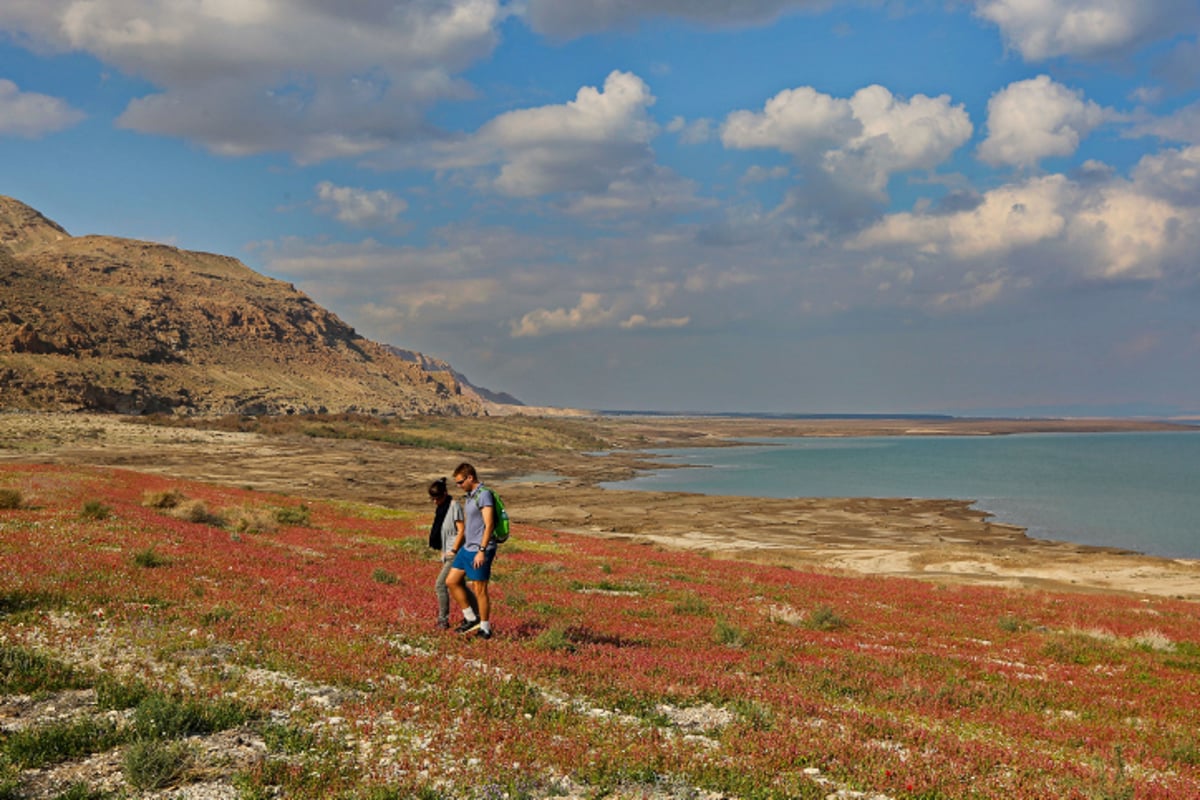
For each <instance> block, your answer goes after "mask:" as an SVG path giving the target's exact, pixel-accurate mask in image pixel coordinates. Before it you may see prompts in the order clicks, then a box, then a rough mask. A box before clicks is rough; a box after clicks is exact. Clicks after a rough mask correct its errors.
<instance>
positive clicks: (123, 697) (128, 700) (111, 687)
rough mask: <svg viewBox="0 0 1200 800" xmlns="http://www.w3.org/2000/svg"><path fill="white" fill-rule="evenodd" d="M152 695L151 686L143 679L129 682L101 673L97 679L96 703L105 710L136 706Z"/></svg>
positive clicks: (119, 709)
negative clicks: (142, 680)
mask: <svg viewBox="0 0 1200 800" xmlns="http://www.w3.org/2000/svg"><path fill="white" fill-rule="evenodd" d="M149 696H150V688H149V687H148V686H146V684H144V683H142V682H141V681H136V680H135V681H129V682H127V683H125V682H122V681H119V680H117V679H116V678H114V677H112V676H111V675H101V676H100V678H99V679H98V680H97V681H96V705H98V706H99V707H100V708H101V709H102V710H105V711H121V710H124V709H126V708H136V707H137V706H138V704H139V703H141V702H142V701H143V700H145V699H146V698H147V697H149Z"/></svg>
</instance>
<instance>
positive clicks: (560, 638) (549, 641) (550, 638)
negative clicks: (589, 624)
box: [533, 628, 575, 653]
mask: <svg viewBox="0 0 1200 800" xmlns="http://www.w3.org/2000/svg"><path fill="white" fill-rule="evenodd" d="M533 643H534V645H535V646H537V647H538V648H539V649H541V650H549V651H551V652H555V653H557V652H563V653H574V652H575V643H574V642H572V641H571V639H570V637H569V636H567V631H566V629H564V628H549V629H547V630H545V631H543V632H542V633H541V634H539V635H538V637H537V639H535V640H534V642H533Z"/></svg>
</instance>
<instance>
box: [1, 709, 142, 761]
mask: <svg viewBox="0 0 1200 800" xmlns="http://www.w3.org/2000/svg"><path fill="white" fill-rule="evenodd" d="M121 738H122V734H120V733H119V732H118V731H117V729H116V724H115V723H113V722H108V721H104V722H99V721H97V720H94V719H91V718H85V719H81V720H77V721H74V722H59V723H53V724H50V725H40V726H37V727H33V728H26V729H24V730H19V731H15V732H14V733H12V734H9V735H8V737H7V738H6V739H5V740H4V753H5V754H6V755H7V756H8V758H9V759H10V760H11V761H12V762H13V763H14V764H16V765H18V766H20V767H23V768H26V769H29V768H34V767H41V766H45V765H46V764H58V763H61V762H63V761H69V760H71V759H75V758H79V757H80V756H84V755H88V754H89V753H100V752H103V751H105V750H108V749H109V748H111V747H114V746H115V745H117V744H119V743H120V741H121Z"/></svg>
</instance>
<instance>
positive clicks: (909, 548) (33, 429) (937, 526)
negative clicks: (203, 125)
mask: <svg viewBox="0 0 1200 800" xmlns="http://www.w3.org/2000/svg"><path fill="white" fill-rule="evenodd" d="M592 424H595V425H596V427H597V429H598V431H599V432H600V433H601V435H602V438H603V439H604V440H605V441H607V442H608V443H609V445H610V449H609V450H607V451H605V452H604V453H603V454H585V453H579V452H571V451H547V452H539V453H530V454H525V455H521V456H512V457H506V458H504V459H503V463H500V461H501V460H500V459H495V458H490V457H488V456H486V455H484V454H477V453H462V452H453V453H451V452H447V451H438V450H428V449H420V448H410V447H397V446H395V445H387V444H381V443H377V442H370V441H354V440H333V439H314V438H309V437H303V436H287V437H277V436H271V437H267V436H261V435H258V434H248V433H235V432H221V431H209V430H193V429H183V428H160V427H153V426H148V425H143V424H137V423H135V422H133V421H130V420H129V419H127V418H121V417H112V416H94V415H27V414H0V463H3V462H12V461H18V462H51V463H78V464H94V465H107V466H120V467H127V468H130V469H136V470H141V471H146V472H155V473H161V474H168V475H175V476H178V477H181V478H188V479H195V480H203V481H210V482H214V483H220V484H227V485H233V486H248V487H253V488H256V489H260V490H269V491H278V492H284V493H288V494H295V495H303V496H308V497H313V498H318V497H320V498H333V499H344V500H347V499H348V500H361V501H366V502H372V503H379V504H383V505H388V506H398V507H407V508H414V509H424V508H425V505H426V502H425V494H424V487H425V486H426V485H427V484H428V482H429V480H430V479H432V478H434V477H437V476H440V475H447V474H449V473H450V471H451V470H452V469H453V468H454V466H455V465H456V464H457V463H458V462H459V461H462V460H464V459H465V460H470V461H472V462H474V463H475V464H476V465H477V466H478V467H479V469H480V472H481V473H482V475H483V477H484V479H485V480H486V481H489V482H491V483H493V484H494V485H495V486H496V487H497V488H499V489H501V490H502V491H503V494H504V497H505V500H506V503H507V504H508V506H509V507H510V509H511V513H512V516H513V520H514V523H515V524H516V525H517V526H520V525H522V524H524V525H533V526H538V527H544V528H552V529H557V530H564V531H572V532H578V533H585V534H589V535H596V536H606V537H621V538H626V539H629V540H633V541H642V542H648V543H653V544H658V545H662V546H667V547H685V548H690V549H696V550H702V551H705V552H708V553H710V554H712V555H714V556H716V557H723V558H737V559H745V560H751V561H756V562H763V563H776V564H786V565H790V566H794V567H796V568H799V569H809V570H818V571H826V572H845V573H851V574H853V573H862V574H872V575H896V576H906V577H915V578H921V579H926V580H933V581H940V582H946V583H962V582H971V583H986V584H994V585H1002V586H1010V587H1030V588H1047V589H1056V590H1061V589H1069V590H1076V591H1117V592H1133V593H1145V594H1153V595H1162V596H1169V597H1177V598H1182V599H1188V600H1200V561H1197V560H1183V559H1164V558H1155V557H1150V556H1144V555H1140V554H1137V553H1133V552H1128V551H1120V550H1113V549H1103V548H1094V547H1086V546H1080V545H1074V544H1068V543H1063V542H1049V541H1042V540H1036V539H1030V538H1028V537H1026V536H1025V534H1024V532H1023V531H1022V530H1021V529H1020V528H1016V527H1013V526H1007V525H999V524H994V523H992V522H990V521H989V520H988V519H987V518H985V516H984V515H983V514H982V513H980V512H978V511H975V510H972V509H971V508H970V507H969V503H966V502H963V501H951V500H913V499H905V498H884V499H861V498H820V499H791V500H776V499H768V498H747V497H709V496H704V495H695V494H686V493H678V492H630V491H613V490H606V489H600V488H597V484H598V483H601V482H604V481H609V480H614V479H619V478H624V477H628V476H630V475H632V474H634V473H635V471H636V470H638V469H644V468H647V467H649V466H652V465H653V461H652V458H651V457H650V456H648V455H647V454H646V452H645V450H646V449H648V448H659V447H677V446H721V445H723V444H727V443H729V442H730V440H731V439H733V438H736V437H746V436H756V437H759V436H851V435H905V434H910V435H911V434H974V435H993V434H1002V433H1014V432H1027V431H1108V430H1134V429H1148V428H1161V427H1165V426H1160V425H1153V424H1149V423H1141V422H1132V421H1103V420H1086V421H1062V422H1060V421H1050V422H1046V421H1021V420H929V421H925V420H919V421H914V420H875V419H872V420H780V421H775V420H743V419H708V418H704V419H695V418H628V419H626V418H618V419H613V418H603V419H602V420H596V421H594V422H593V423H592ZM1198 435H1200V434H1198ZM517 535H518V536H519V527H518V534H517Z"/></svg>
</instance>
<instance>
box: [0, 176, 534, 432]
mask: <svg viewBox="0 0 1200 800" xmlns="http://www.w3.org/2000/svg"><path fill="white" fill-rule="evenodd" d="M506 405H520V401H518V400H516V398H513V397H512V396H510V395H506V394H495V393H493V392H490V391H488V390H486V389H483V388H480V387H476V386H474V385H473V384H471V383H470V381H468V380H467V379H466V378H465V377H463V376H462V375H460V374H459V373H458V372H457V371H455V370H454V369H453V368H452V367H451V366H450V365H449V364H447V363H446V362H444V361H440V360H438V359H432V358H429V357H427V356H425V355H422V354H421V353H417V352H413V351H410V350H402V349H399V348H396V347H391V346H389V345H384V344H379V343H376V342H373V341H370V340H369V339H365V338H363V337H362V336H360V335H359V334H358V333H356V332H355V330H354V329H353V328H351V327H350V326H349V325H347V324H346V323H344V322H342V320H340V319H338V317H337V316H335V315H334V314H332V313H330V312H329V311H327V310H326V309H324V308H322V307H321V306H319V305H317V304H316V303H314V302H313V301H312V300H311V299H310V298H309V297H308V296H306V295H305V294H303V293H302V292H299V291H297V290H296V288H295V287H294V286H292V285H290V284H287V283H284V282H282V281H278V280H275V279H273V278H268V277H266V276H264V275H261V274H259V273H257V272H255V271H254V270H252V269H250V268H249V267H247V266H245V265H244V264H242V263H241V262H240V261H238V260H236V259H234V258H230V257H227V256H221V255H214V254H210V253H200V252H193V251H188V250H180V249H178V248H175V247H168V246H165V245H161V244H155V243H152V242H142V241H135V240H130V239H120V238H115V237H111V236H79V237H76V236H71V235H70V234H69V233H67V231H65V230H64V229H63V228H62V226H60V225H58V224H57V223H55V222H53V221H51V220H49V219H47V218H46V217H44V216H43V215H42V214H41V213H39V212H38V211H36V210H35V209H33V208H30V207H29V206H27V205H25V204H24V203H21V202H20V201H18V200H15V199H13V198H10V197H5V196H2V195H0V409H3V410H95V411H114V412H120V413H129V414H138V413H154V412H167V413H197V414H227V413H237V414H286V413H320V412H325V413H347V412H359V413H372V414H454V415H480V414H488V413H493V412H498V413H503V412H504V411H505V409H504V408H503V406H506Z"/></svg>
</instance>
